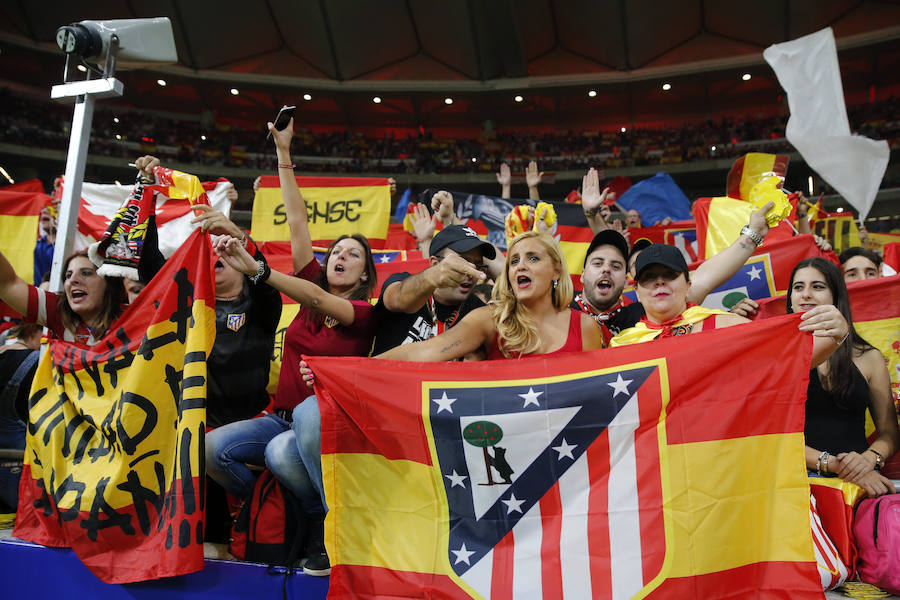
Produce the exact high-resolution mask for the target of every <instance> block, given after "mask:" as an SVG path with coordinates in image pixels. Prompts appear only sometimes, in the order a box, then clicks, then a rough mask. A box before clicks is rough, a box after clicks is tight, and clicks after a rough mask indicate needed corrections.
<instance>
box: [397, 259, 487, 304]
mask: <svg viewBox="0 0 900 600" xmlns="http://www.w3.org/2000/svg"><path fill="white" fill-rule="evenodd" d="M467 277H474V278H475V280H476V281H481V280H482V279H484V273H482V272H481V271H479V270H478V269H476V268H475V267H473V266H472V263H470V262H469V261H467V260H466V259H464V258H462V257H461V256H458V255H456V254H449V255H447V256H446V257H444V259H443V260H441V261H440V262H437V263H435V264H432V265H431V266H430V267H428V268H427V269H425V270H424V271H422V272H421V273H416V274H415V275H410V276H409V277H407V278H406V279H404V280H403V281H396V282H394V283H392V284H391V285H389V286H388V287H387V289H386V290H384V292H382V294H381V301H382V302H383V303H384V306H385V308H387V309H388V310H389V311H391V312H405V313H410V314H411V313H414V312H416V311H417V310H419V309H420V308H422V307H423V306H424V305H425V303H426V302H427V301H428V298H429V297H430V296H431V294H433V293H434V290H436V289H437V288H441V287H457V286H458V285H459V284H461V283H462V282H463V281H465V279H466V278H467Z"/></svg>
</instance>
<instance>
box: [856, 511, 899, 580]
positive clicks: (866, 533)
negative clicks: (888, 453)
mask: <svg viewBox="0 0 900 600" xmlns="http://www.w3.org/2000/svg"><path fill="white" fill-rule="evenodd" d="M853 533H854V535H855V536H856V546H857V550H858V552H859V559H858V562H857V565H856V566H857V573H858V574H859V578H860V579H861V580H862V581H865V582H866V583H871V584H872V585H877V586H878V587H880V588H881V589H883V590H885V591H887V592H890V593H892V594H898V595H900V494H889V495H887V496H882V497H880V498H869V499H867V500H863V501H862V502H860V503H859V508H857V509H856V519H855V521H854V523H853Z"/></svg>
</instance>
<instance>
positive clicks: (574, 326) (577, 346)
mask: <svg viewBox="0 0 900 600" xmlns="http://www.w3.org/2000/svg"><path fill="white" fill-rule="evenodd" d="M581 315H582V312H581V311H580V310H574V309H571V308H570V309H569V333H568V335H567V336H566V343H565V344H563V345H562V348H560V349H559V350H554V351H553V352H548V353H546V354H527V355H526V356H551V355H553V354H561V353H563V352H581V349H582V348H583V344H582V341H581ZM499 342H500V340H499V339H498V338H497V336H496V335H495V336H494V343H492V344H491V346H490V348H488V353H487V357H488V360H503V359H505V358H506V357H505V356H503V352H502V351H501V350H500V343H499ZM515 358H524V357H522V356H517V357H515Z"/></svg>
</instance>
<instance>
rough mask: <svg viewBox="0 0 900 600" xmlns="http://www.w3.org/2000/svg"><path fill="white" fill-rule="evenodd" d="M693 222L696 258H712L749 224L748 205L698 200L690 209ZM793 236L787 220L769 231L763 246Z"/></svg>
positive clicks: (722, 198) (728, 200)
mask: <svg viewBox="0 0 900 600" xmlns="http://www.w3.org/2000/svg"><path fill="white" fill-rule="evenodd" d="M692 210H693V211H694V220H695V221H696V222H697V254H698V256H699V257H700V258H709V257H710V256H715V255H716V254H718V253H719V252H721V251H722V250H724V249H725V248H727V247H728V246H730V245H731V244H732V243H734V241H735V240H736V239H738V236H739V235H740V233H741V228H742V227H743V226H744V225H747V224H748V223H749V222H750V214H751V213H752V212H753V211H752V209H751V208H750V203H749V202H747V201H745V200H736V199H734V198H728V197H724V196H722V197H718V198H698V199H697V201H696V202H694V206H693V207H692ZM792 235H794V230H793V229H791V226H790V224H789V223H788V222H787V220H785V221H782V222H781V223H779V224H778V225H776V226H775V227H773V228H771V229H770V230H769V234H768V235H767V236H766V240H765V242H763V246H765V245H766V244H769V243H771V242H774V241H776V240H783V239H787V238H789V237H791V236H792Z"/></svg>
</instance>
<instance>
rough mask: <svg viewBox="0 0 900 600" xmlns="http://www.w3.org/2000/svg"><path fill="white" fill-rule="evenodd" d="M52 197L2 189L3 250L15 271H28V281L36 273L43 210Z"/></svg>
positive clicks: (0, 231)
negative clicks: (35, 249)
mask: <svg viewBox="0 0 900 600" xmlns="http://www.w3.org/2000/svg"><path fill="white" fill-rule="evenodd" d="M52 200H53V198H51V197H50V196H48V195H46V194H43V193H39V192H7V191H0V251H2V252H3V255H4V256H6V259H7V260H8V261H9V262H10V264H11V265H12V266H13V269H14V270H15V272H16V273H21V274H24V273H27V274H28V276H27V279H28V280H31V274H32V273H33V272H34V245H35V243H36V242H37V236H38V225H39V221H40V214H41V209H42V208H44V207H45V206H47V204H48V203H49V202H52ZM37 283H40V282H37Z"/></svg>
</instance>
